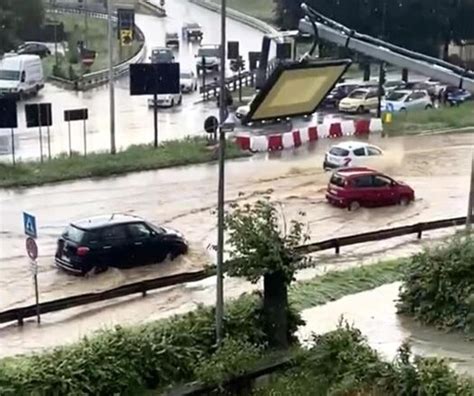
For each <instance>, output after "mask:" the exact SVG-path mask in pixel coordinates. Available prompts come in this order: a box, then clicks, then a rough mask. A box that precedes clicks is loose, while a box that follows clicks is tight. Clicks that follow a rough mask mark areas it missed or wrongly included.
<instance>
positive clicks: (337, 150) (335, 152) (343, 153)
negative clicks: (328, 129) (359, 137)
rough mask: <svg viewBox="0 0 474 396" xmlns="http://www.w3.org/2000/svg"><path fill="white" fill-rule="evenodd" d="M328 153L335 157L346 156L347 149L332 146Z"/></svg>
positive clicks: (347, 153)
mask: <svg viewBox="0 0 474 396" xmlns="http://www.w3.org/2000/svg"><path fill="white" fill-rule="evenodd" d="M329 154H332V155H335V156H336V157H347V156H348V155H349V150H346V149H343V148H341V147H333V148H332V149H331V150H329Z"/></svg>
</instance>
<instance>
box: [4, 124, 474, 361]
mask: <svg viewBox="0 0 474 396" xmlns="http://www.w3.org/2000/svg"><path fill="white" fill-rule="evenodd" d="M370 141H371V142H373V143H374V144H377V145H378V146H380V147H381V148H382V149H384V150H385V152H386V155H385V156H384V157H383V159H381V160H380V161H378V163H375V164H372V165H373V166H376V167H377V168H379V169H380V170H383V171H386V172H387V173H389V174H390V175H393V176H394V177H395V178H396V179H400V180H403V181H405V182H407V183H409V184H410V185H411V186H413V187H414V189H415V191H416V200H415V202H414V203H413V204H412V205H410V206H407V207H400V206H393V207H386V208H376V209H370V210H368V209H361V210H359V211H357V212H348V211H346V210H342V209H338V208H334V207H331V206H329V205H328V204H327V203H326V202H325V199H324V192H325V187H326V184H327V181H328V178H329V175H328V173H325V172H323V171H322V162H323V157H324V153H325V151H326V150H327V149H328V147H329V145H330V144H331V143H332V142H330V141H323V140H321V141H319V142H317V144H316V145H314V146H310V147H308V148H306V147H305V148H300V149H298V150H295V151H287V152H279V153H273V154H270V155H268V154H260V155H256V156H254V157H252V158H250V159H242V160H237V161H229V162H228V163H227V165H226V200H227V202H237V201H238V202H251V201H253V200H255V199H257V198H258V197H259V196H261V195H262V194H265V193H266V192H267V191H268V190H269V189H272V190H273V191H274V193H273V196H274V197H275V198H276V199H278V200H279V201H280V202H281V203H282V204H283V207H284V209H285V213H286V217H287V218H291V217H294V216H295V215H296V214H297V212H298V211H301V210H302V211H305V212H306V214H307V215H306V219H307V221H308V223H309V227H310V233H311V239H312V240H314V241H316V240H323V239H327V238H332V237H335V236H343V235H351V234H356V233H360V232H365V231H372V230H377V229H381V228H386V227H395V226H401V225H406V224H412V223H417V222H422V221H429V220H435V219H443V218H447V217H457V216H464V215H465V214H466V204H467V196H468V186H469V171H470V158H471V153H472V149H473V147H474V134H469V133H465V134H457V135H456V134H452V135H437V136H417V137H399V138H390V139H389V138H382V137H380V136H371V137H370ZM216 201H217V167H216V165H214V164H211V165H201V166H193V167H183V168H175V169H167V170H159V171H150V172H142V173H138V174H131V175H128V176H123V177H117V178H113V179H106V180H87V181H78V182H73V183H61V184H57V185H51V186H44V187H38V188H30V189H17V190H2V191H0V310H5V309H9V308H12V307H15V306H22V305H25V304H30V303H32V302H33V301H34V294H33V287H32V280H31V275H30V269H29V266H28V262H27V260H26V258H25V252H24V235H23V229H22V220H21V219H22V217H21V216H22V212H23V211H28V212H30V213H33V214H35V215H36V216H37V223H38V228H39V230H38V232H39V238H38V245H39V252H40V256H39V285H40V287H39V288H40V295H41V300H42V301H47V300H52V299H55V298H59V297H65V296H70V295H78V294H83V293H87V292H91V291H100V290H106V289H109V288H111V287H116V286H120V285H123V284H126V283H130V282H135V281H139V280H142V279H150V278H154V277H158V276H163V275H166V274H172V273H177V272H183V271H190V270H195V269H198V268H201V267H202V266H203V265H205V264H208V263H211V262H213V261H214V252H213V251H212V249H210V248H209V246H211V245H213V244H215V241H216V223H217V221H216V217H215V214H214V213H213V211H214V209H215V204H216ZM117 212H125V213H133V214H136V215H140V216H142V217H144V218H146V219H148V220H150V221H151V222H154V223H157V224H163V225H165V226H169V227H172V228H175V229H178V230H180V231H181V232H182V233H183V234H184V235H185V236H186V238H187V239H188V240H189V241H190V243H191V253H190V254H189V255H188V256H186V257H183V258H181V259H179V260H176V261H174V262H165V263H162V264H157V265H151V266H146V267H140V268H135V269H128V270H123V271H122V270H117V269H110V270H109V271H107V272H106V273H103V274H100V275H97V276H93V277H90V278H77V277H73V276H69V275H67V274H64V273H63V272H61V271H59V270H57V269H56V268H55V266H54V262H53V256H54V252H55V247H56V238H57V237H58V235H60V233H61V232H62V230H63V229H64V227H65V226H66V225H67V224H68V222H70V221H72V220H74V219H78V218H83V217H88V216H93V215H98V214H104V213H117ZM452 231H453V230H444V231H440V232H430V233H427V234H426V238H427V239H429V238H430V237H433V238H442V237H443V236H446V235H449V234H450V233H452ZM413 241H414V237H413V236H407V237H403V238H400V239H394V240H387V241H381V242H377V243H369V244H363V245H358V246H353V247H347V248H343V249H342V253H343V254H342V255H341V256H339V257H336V258H335V257H334V256H333V253H332V252H325V253H321V254H319V255H318V258H319V260H320V262H321V264H322V267H321V268H326V267H327V268H328V269H334V268H343V267H345V266H348V265H354V264H355V263H357V262H359V261H364V262H367V263H370V262H373V261H374V260H379V259H384V258H393V257H396V256H397V255H407V254H410V253H411V252H413V251H417V250H419V248H420V245H419V244H416V243H415V244H413ZM425 242H426V241H425ZM323 264H324V265H323ZM320 270H321V269H319V270H318V271H320ZM313 272H314V271H313ZM313 272H311V271H309V272H308V274H313ZM299 276H304V275H299ZM307 276H309V275H307ZM251 289H252V287H251V286H250V285H248V284H247V283H246V282H243V281H241V280H239V279H231V280H228V281H226V295H227V296H229V297H232V296H238V295H239V294H240V293H242V292H244V291H246V290H251ZM214 298H215V291H214V281H213V280H212V278H211V279H210V280H208V281H205V282H199V283H196V284H193V285H188V286H178V287H175V288H169V289H167V290H163V291H160V292H156V293H152V294H150V295H149V296H148V297H147V298H145V299H142V298H141V296H140V297H139V296H137V297H132V298H124V299H119V300H112V301H109V302H104V303H101V304H94V305H90V306H84V307H78V308H75V309H72V310H66V311H62V312H57V313H54V314H50V315H45V316H44V318H43V325H42V326H41V327H40V328H37V327H36V325H34V324H32V323H31V322H28V323H27V325H26V326H25V327H24V328H23V329H19V328H17V326H16V324H7V325H3V326H2V327H0V355H10V354H15V353H22V352H27V351H30V350H35V349H38V348H43V347H47V346H51V345H57V344H61V343H67V342H72V341H74V340H77V339H78V337H80V336H82V335H84V334H89V333H90V332H91V331H94V330H97V329H100V328H103V327H108V326H111V325H114V324H117V323H123V324H131V323H140V322H146V321H149V320H153V319H157V318H160V317H164V316H168V315H170V314H173V313H180V312H184V311H186V310H189V309H192V308H193V307H194V306H195V305H196V303H199V302H203V303H209V304H211V303H213V302H214Z"/></svg>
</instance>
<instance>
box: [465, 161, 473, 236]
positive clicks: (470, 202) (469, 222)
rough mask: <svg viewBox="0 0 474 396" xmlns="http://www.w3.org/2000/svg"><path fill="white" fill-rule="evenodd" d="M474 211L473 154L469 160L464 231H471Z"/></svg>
mask: <svg viewBox="0 0 474 396" xmlns="http://www.w3.org/2000/svg"><path fill="white" fill-rule="evenodd" d="M473 209H474V153H472V159H471V186H470V188H469V197H468V204H467V217H466V230H467V231H471V228H472V210H473Z"/></svg>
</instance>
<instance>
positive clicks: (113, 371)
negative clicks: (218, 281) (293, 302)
mask: <svg viewBox="0 0 474 396" xmlns="http://www.w3.org/2000/svg"><path fill="white" fill-rule="evenodd" d="M292 317H293V318H294V317H296V316H295V314H293V316H292ZM214 319H215V316H214V308H204V307H200V308H198V309H197V310H195V311H193V312H190V313H188V314H186V315H182V316H177V317H174V318H171V319H169V320H166V321H158V322H154V323H150V324H145V325H142V326H137V327H130V328H124V327H116V328H115V329H113V330H107V331H103V332H101V333H99V334H97V335H95V336H93V337H90V338H84V339H83V340H82V341H80V342H78V343H76V344H73V345H71V346H64V347H59V348H55V349H54V350H52V351H50V352H45V353H41V354H34V355H30V356H23V357H17V358H13V359H6V360H3V361H1V362H0V394H1V395H16V394H20V395H66V394H74V395H112V394H121V395H123V394H133V392H134V390H136V389H138V388H143V387H146V388H163V387H166V386H168V385H170V384H173V383H177V382H185V381H189V380H191V379H192V378H193V377H194V368H195V367H196V365H198V363H199V362H202V361H203V360H205V359H207V358H209V357H210V356H212V354H213V353H214V352H215V350H216V347H215V341H214V340H215V326H214ZM289 320H290V321H291V319H289ZM262 322H263V321H262V317H261V302H260V300H259V299H258V298H257V297H256V296H254V295H247V296H243V297H241V298H239V299H238V300H236V301H234V302H232V303H230V304H228V306H227V308H226V316H225V320H224V335H225V336H226V337H229V338H232V339H238V340H241V341H240V342H246V343H249V344H252V345H256V346H257V347H262V346H264V345H266V344H267V339H266V337H265V334H264V332H263V328H262V327H263V325H262ZM292 328H296V325H295V324H294V323H293V324H292Z"/></svg>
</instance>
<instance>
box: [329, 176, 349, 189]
mask: <svg viewBox="0 0 474 396" xmlns="http://www.w3.org/2000/svg"><path fill="white" fill-rule="evenodd" d="M330 183H331V184H334V185H336V186H338V187H344V185H345V183H346V180H345V179H344V178H343V177H342V176H341V175H338V174H337V173H336V174H334V175H332V177H331V180H330Z"/></svg>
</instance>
